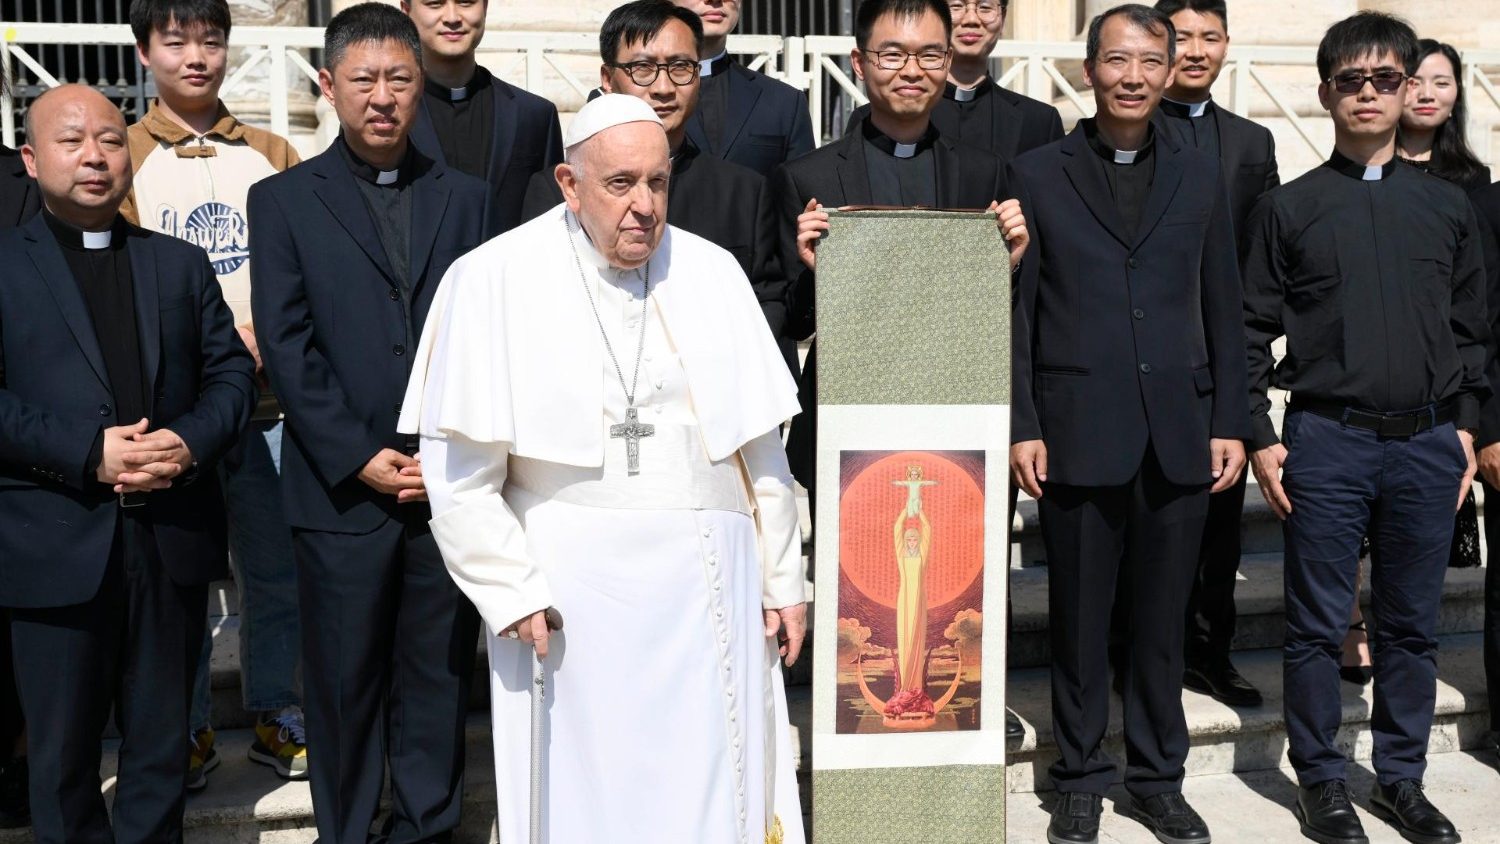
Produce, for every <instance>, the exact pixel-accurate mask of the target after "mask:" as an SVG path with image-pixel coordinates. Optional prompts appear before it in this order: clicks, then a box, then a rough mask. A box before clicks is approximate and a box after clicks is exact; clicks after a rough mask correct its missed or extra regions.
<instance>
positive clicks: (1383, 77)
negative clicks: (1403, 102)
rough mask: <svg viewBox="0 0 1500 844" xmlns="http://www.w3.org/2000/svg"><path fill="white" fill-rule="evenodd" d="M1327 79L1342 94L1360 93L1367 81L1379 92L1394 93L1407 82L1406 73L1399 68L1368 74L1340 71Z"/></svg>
mask: <svg viewBox="0 0 1500 844" xmlns="http://www.w3.org/2000/svg"><path fill="white" fill-rule="evenodd" d="M1327 81H1328V82H1329V83H1330V84H1332V85H1333V90H1335V91H1338V92H1339V93H1340V94H1358V93H1359V92H1360V91H1361V90H1363V89H1364V87H1365V83H1366V82H1368V83H1370V84H1371V85H1374V86H1375V90H1376V92H1378V93H1381V94H1394V93H1396V92H1397V91H1399V90H1401V86H1403V85H1405V84H1406V74H1404V73H1402V72H1401V71H1399V70H1377V71H1375V72H1374V73H1371V74H1368V75H1366V74H1363V73H1359V72H1357V71H1350V72H1349V73H1340V74H1339V75H1337V76H1335V77H1333V78H1332V79H1329V80H1327Z"/></svg>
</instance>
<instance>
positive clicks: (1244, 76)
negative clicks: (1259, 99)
mask: <svg viewBox="0 0 1500 844" xmlns="http://www.w3.org/2000/svg"><path fill="white" fill-rule="evenodd" d="M1230 71H1231V73H1232V75H1231V76H1230V77H1229V84H1230V86H1231V87H1230V89H1229V110H1230V111H1232V112H1234V113H1235V114H1238V115H1239V116H1240V117H1249V116H1250V62H1249V60H1247V59H1235V60H1234V61H1233V64H1232V65H1231V68H1230Z"/></svg>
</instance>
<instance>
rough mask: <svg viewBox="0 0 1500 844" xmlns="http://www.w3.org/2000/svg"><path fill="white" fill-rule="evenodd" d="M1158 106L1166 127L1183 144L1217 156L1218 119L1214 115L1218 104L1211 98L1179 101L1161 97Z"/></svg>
mask: <svg viewBox="0 0 1500 844" xmlns="http://www.w3.org/2000/svg"><path fill="white" fill-rule="evenodd" d="M1160 108H1161V113H1162V116H1163V117H1165V118H1166V125H1167V128H1168V129H1170V130H1171V131H1172V134H1173V135H1174V136H1176V138H1177V140H1178V141H1180V142H1181V143H1182V145H1183V146H1185V147H1187V148H1188V149H1197V150H1202V151H1203V152H1206V153H1208V154H1209V155H1212V156H1213V157H1214V158H1218V157H1219V121H1218V119H1216V118H1215V117H1214V109H1215V108H1218V106H1216V105H1214V102H1213V100H1204V101H1203V102H1201V103H1179V102H1174V101H1173V100H1169V99H1166V98H1165V97H1163V98H1162V101H1161V106H1160Z"/></svg>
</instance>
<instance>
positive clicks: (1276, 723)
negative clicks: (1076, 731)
mask: <svg viewBox="0 0 1500 844" xmlns="http://www.w3.org/2000/svg"><path fill="white" fill-rule="evenodd" d="M1440 641H1441V651H1440V654H1439V657H1438V689H1437V706H1436V715H1435V718H1434V721H1433V726H1432V738H1431V744H1430V747H1429V752H1430V753H1432V754H1434V755H1435V754H1442V753H1448V752H1452V751H1458V750H1467V749H1470V748H1473V747H1477V746H1478V745H1479V743H1480V742H1481V741H1482V739H1483V736H1484V733H1485V732H1486V731H1487V730H1488V729H1489V700H1488V697H1487V694H1486V691H1485V684H1484V665H1483V660H1482V651H1483V641H1482V637H1481V635H1480V634H1477V633H1463V634H1459V635H1454V636H1445V637H1442V638H1441V640H1440ZM1235 665H1236V666H1237V667H1238V668H1239V669H1240V672H1241V673H1243V674H1244V675H1245V678H1246V679H1248V680H1249V681H1250V682H1251V683H1253V684H1254V685H1255V686H1256V687H1257V688H1259V689H1260V690H1261V692H1262V693H1263V694H1264V695H1265V703H1264V704H1262V705H1261V706H1259V707H1257V708H1254V709H1239V710H1236V709H1232V708H1230V707H1228V706H1225V705H1223V704H1221V703H1219V702H1218V701H1215V700H1213V699H1212V698H1210V697H1208V696H1206V695H1200V694H1196V693H1194V692H1189V691H1184V692H1183V708H1184V710H1185V711H1186V714H1187V725H1188V735H1189V738H1190V741H1191V742H1192V750H1191V751H1190V752H1189V753H1188V759H1187V774H1188V776H1189V777H1195V776H1200V775H1211V774H1230V773H1243V772H1247V771H1267V770H1275V769H1278V768H1281V767H1284V766H1285V765H1287V764H1288V763H1287V761H1286V744H1287V742H1286V724H1285V719H1284V717H1283V714H1282V684H1281V650H1280V649H1279V648H1268V649H1264V650H1256V651H1242V652H1241V653H1239V654H1237V655H1236V657H1235ZM1339 686H1340V692H1341V694H1342V696H1343V721H1344V726H1343V728H1342V729H1341V730H1340V731H1339V743H1340V745H1341V746H1342V747H1343V748H1344V750H1345V752H1346V753H1351V754H1352V756H1353V758H1354V759H1356V760H1368V759H1369V758H1370V751H1371V733H1370V708H1371V706H1372V704H1373V690H1372V686H1364V687H1358V688H1357V687H1355V686H1354V685H1352V684H1350V683H1340V684H1339ZM1110 699H1111V703H1112V705H1111V712H1110V724H1109V729H1108V731H1107V732H1106V734H1105V749H1106V751H1107V752H1108V753H1109V754H1110V756H1111V757H1112V758H1114V759H1115V760H1117V761H1123V759H1124V747H1123V741H1122V733H1123V730H1122V726H1121V717H1120V699H1119V697H1118V696H1116V695H1113V694H1111V696H1110ZM1006 703H1007V704H1009V705H1010V707H1011V708H1012V709H1014V710H1015V711H1016V713H1017V714H1018V715H1019V716H1020V718H1021V720H1022V722H1023V723H1024V724H1025V726H1026V735H1025V737H1024V738H1023V739H1022V740H1021V741H1020V742H1018V743H1012V745H1011V747H1010V753H1009V755H1008V760H1009V761H1008V765H1007V771H1006V780H1007V783H1006V784H1007V788H1008V790H1009V791H1010V792H1011V793H1013V794H1014V793H1024V792H1033V791H1042V790H1047V789H1050V788H1051V779H1050V777H1049V775H1048V774H1047V767H1048V766H1049V765H1051V764H1052V762H1053V761H1054V760H1055V759H1056V756H1057V746H1056V743H1055V741H1054V739H1053V737H1052V715H1051V692H1050V685H1049V681H1048V674H1047V669H1045V668H1027V669H1021V670H1014V671H1011V672H1010V676H1009V678H1008V681H1007V683H1006ZM1025 840H1030V839H1025ZM1274 840H1280V839H1274ZM1497 840H1500V839H1497Z"/></svg>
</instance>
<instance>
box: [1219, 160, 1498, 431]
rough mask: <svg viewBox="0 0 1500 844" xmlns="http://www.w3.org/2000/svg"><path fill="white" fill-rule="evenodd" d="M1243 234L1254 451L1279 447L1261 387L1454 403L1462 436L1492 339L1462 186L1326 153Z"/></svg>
mask: <svg viewBox="0 0 1500 844" xmlns="http://www.w3.org/2000/svg"><path fill="white" fill-rule="evenodd" d="M1414 208H1420V209H1422V213H1420V214H1413V213H1412V209H1414ZM1247 234H1248V241H1247V243H1246V254H1245V260H1244V271H1243V274H1244V282H1245V334H1246V341H1247V343H1248V346H1249V349H1248V357H1249V376H1250V415H1251V423H1252V427H1253V431H1254V437H1253V440H1252V445H1253V446H1254V447H1255V448H1265V447H1267V446H1270V445H1274V444H1275V443H1276V442H1277V436H1276V431H1275V428H1274V427H1273V426H1272V424H1271V419H1270V409H1271V402H1270V400H1269V399H1268V398H1267V390H1268V389H1269V388H1270V387H1277V388H1279V389H1284V390H1289V391H1291V393H1292V400H1293V401H1296V400H1297V399H1299V398H1301V399H1307V400H1318V401H1328V402H1337V403H1342V404H1345V405H1348V406H1350V407H1354V408H1357V409H1361V410H1367V411H1374V412H1384V413H1393V412H1401V411H1408V410H1416V409H1420V408H1424V407H1427V406H1429V405H1433V404H1436V403H1442V402H1448V401H1452V402H1455V403H1456V407H1455V410H1456V424H1457V426H1458V427H1459V428H1469V429H1473V428H1476V427H1477V426H1478V423H1479V409H1480V403H1481V402H1482V401H1483V400H1484V398H1485V397H1486V396H1487V395H1488V394H1489V392H1490V390H1489V388H1488V387H1487V386H1486V383H1485V379H1484V367H1485V348H1486V345H1487V343H1488V342H1489V339H1490V331H1489V327H1488V325H1487V315H1486V311H1485V271H1484V258H1483V246H1482V239H1481V238H1482V235H1481V232H1480V229H1479V223H1478V220H1477V217H1476V215H1475V213H1474V208H1473V206H1472V205H1471V204H1470V202H1469V200H1468V197H1467V196H1465V195H1464V192H1463V191H1462V190H1461V189H1459V188H1458V187H1455V186H1454V185H1451V184H1449V183H1447V182H1444V181H1442V180H1441V179H1435V178H1432V177H1430V176H1428V175H1426V174H1425V173H1421V172H1419V171H1417V170H1416V169H1414V168H1411V167H1408V166H1405V165H1403V164H1401V163H1400V162H1399V161H1398V160H1396V159H1394V158H1393V159H1392V160H1391V161H1389V162H1387V163H1386V164H1384V165H1382V166H1369V167H1367V166H1365V165H1362V164H1356V163H1355V162H1353V161H1350V160H1349V159H1348V158H1345V157H1344V156H1342V155H1340V154H1339V153H1337V152H1335V153H1334V154H1333V157H1332V158H1331V159H1329V160H1328V161H1327V162H1325V163H1324V164H1323V165H1322V166H1320V167H1316V168H1314V169H1313V170H1312V171H1310V172H1308V173H1307V174H1305V175H1303V176H1301V177H1300V178H1298V179H1296V180H1295V181H1293V182H1290V183H1288V184H1286V185H1284V186H1282V187H1281V188H1279V189H1277V190H1274V191H1272V192H1270V193H1268V194H1266V196H1264V197H1262V199H1261V201H1260V203H1259V204H1258V205H1257V206H1256V209H1255V211H1254V213H1253V214H1252V215H1251V217H1250V223H1249V225H1248V232H1247ZM1283 335H1284V336H1285V337H1286V342H1287V353H1286V357H1284V358H1283V359H1282V360H1281V362H1280V363H1279V364H1274V365H1273V363H1274V361H1273V358H1272V356H1271V343H1272V341H1274V340H1275V339H1276V338H1278V337H1281V336H1283Z"/></svg>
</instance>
